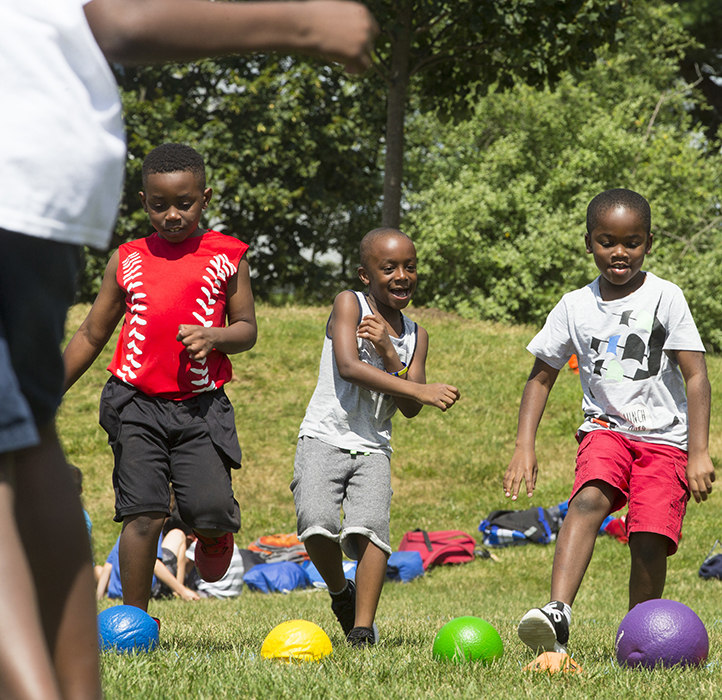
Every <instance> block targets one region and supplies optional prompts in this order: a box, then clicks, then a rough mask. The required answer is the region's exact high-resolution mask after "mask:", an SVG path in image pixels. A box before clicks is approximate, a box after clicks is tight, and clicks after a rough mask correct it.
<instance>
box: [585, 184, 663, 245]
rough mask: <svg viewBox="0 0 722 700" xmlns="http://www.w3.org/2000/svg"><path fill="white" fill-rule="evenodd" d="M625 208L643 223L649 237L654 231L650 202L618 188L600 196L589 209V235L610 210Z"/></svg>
mask: <svg viewBox="0 0 722 700" xmlns="http://www.w3.org/2000/svg"><path fill="white" fill-rule="evenodd" d="M620 207H622V208H624V209H629V210H630V211H633V212H634V213H635V214H636V215H637V216H638V217H639V220H640V221H641V222H642V225H643V226H644V229H645V231H646V232H647V235H649V233H650V231H651V230H652V210H651V209H650V207H649V202H648V201H647V200H646V199H645V198H644V197H642V195H641V194H638V193H637V192H633V191H632V190H625V189H623V188H621V187H620V188H617V189H613V190H606V191H605V192H602V193H601V194H598V195H597V196H596V197H595V198H594V199H593V200H592V201H591V202H589V206H588V207H587V235H589V236H591V235H592V231H593V230H594V229H595V228H596V227H597V226H598V225H599V220H600V219H601V217H602V215H604V214H606V213H607V212H608V211H609V210H610V209H617V208H620Z"/></svg>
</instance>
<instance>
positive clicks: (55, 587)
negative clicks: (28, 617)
mask: <svg viewBox="0 0 722 700" xmlns="http://www.w3.org/2000/svg"><path fill="white" fill-rule="evenodd" d="M39 433H40V444H39V445H38V446H36V447H32V448H29V449H25V450H20V451H18V452H17V453H16V459H15V463H16V471H15V479H16V495H15V509H16V517H17V522H18V529H19V532H20V536H21V538H22V543H23V548H24V550H25V552H26V553H27V560H28V563H29V565H30V572H31V575H32V578H33V580H34V590H35V592H36V595H37V601H38V603H37V604H38V608H39V612H40V619H41V622H42V626H43V630H44V633H45V639H46V640H47V648H48V649H49V653H50V656H51V658H52V661H53V663H54V665H55V677H56V679H57V684H58V686H59V688H60V694H61V696H62V697H63V698H64V699H65V700H98V699H99V698H102V690H101V685H100V668H99V660H98V631H97V621H96V620H97V610H96V604H95V582H94V578H93V567H92V559H91V553H90V542H89V540H88V531H87V529H86V526H85V519H84V517H83V511H82V507H81V504H80V498H79V496H78V491H77V487H76V485H75V483H74V482H73V480H72V477H71V475H70V470H69V469H68V466H67V463H66V461H65V457H64V455H63V452H62V448H61V447H60V443H59V441H58V438H57V435H56V433H55V425H54V424H53V423H50V424H47V425H45V426H43V427H42V428H41V429H40V430H39ZM0 578H2V577H0ZM25 590H28V589H25ZM30 590H33V588H32V586H31V588H30ZM4 619H5V618H4V617H3V629H5V622H4ZM30 624H32V622H30ZM45 697H55V694H54V693H53V694H49V695H46V696H45Z"/></svg>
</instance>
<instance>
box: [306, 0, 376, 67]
mask: <svg viewBox="0 0 722 700" xmlns="http://www.w3.org/2000/svg"><path fill="white" fill-rule="evenodd" d="M303 13H304V16H305V17H307V18H308V20H309V27H308V29H307V31H308V32H309V34H310V35H311V36H312V37H313V38H314V41H313V42H312V46H313V53H315V54H321V55H322V56H325V57H326V58H328V59H330V60H331V61H336V62H338V63H342V64H343V66H344V68H345V69H346V71H347V72H348V73H363V72H364V71H365V70H366V69H367V68H368V67H369V65H371V50H372V49H373V45H374V40H375V39H376V37H377V36H378V33H379V28H378V25H377V24H376V20H374V18H373V15H372V14H371V13H370V12H369V11H368V9H367V8H366V7H365V6H364V5H362V4H361V3H358V2H347V1H346V0H341V1H339V0H309V2H304V3H303Z"/></svg>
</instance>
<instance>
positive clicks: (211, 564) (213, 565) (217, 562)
mask: <svg viewBox="0 0 722 700" xmlns="http://www.w3.org/2000/svg"><path fill="white" fill-rule="evenodd" d="M193 532H194V534H195V535H196V537H197V538H198V544H197V545H196V557H195V558H196V569H198V574H199V575H200V577H201V578H202V579H203V580H204V581H208V583H213V582H214V581H218V580H219V579H221V578H223V575H224V574H225V573H226V571H228V567H229V566H230V565H231V559H232V558H233V535H232V534H231V533H230V532H226V533H224V534H223V536H221V537H204V536H203V535H199V534H198V533H197V532H196V531H195V530H194V531H193Z"/></svg>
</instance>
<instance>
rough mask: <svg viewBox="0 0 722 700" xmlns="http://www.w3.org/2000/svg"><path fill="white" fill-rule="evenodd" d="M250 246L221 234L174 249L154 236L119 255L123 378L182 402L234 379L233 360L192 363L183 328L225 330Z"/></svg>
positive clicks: (118, 371)
mask: <svg viewBox="0 0 722 700" xmlns="http://www.w3.org/2000/svg"><path fill="white" fill-rule="evenodd" d="M247 250H248V246H247V245H246V244H245V243H243V242H241V241H239V240H237V239H235V238H232V237H231V236H226V235H224V234H222V233H219V232H218V231H206V232H205V233H204V234H203V235H202V236H196V237H194V238H187V239H186V240H185V241H182V242H181V243H169V242H168V241H166V240H165V239H164V238H162V237H161V236H159V235H158V233H153V234H152V235H150V236H148V237H147V238H141V239H139V240H137V241H132V242H131V243H124V244H123V245H121V246H120V248H119V249H118V252H119V254H120V259H119V261H118V273H117V276H116V279H117V281H118V284H119V285H120V286H121V287H122V288H123V289H124V290H125V291H126V302H125V303H126V308H125V318H124V321H123V326H122V327H121V329H120V337H119V339H118V344H117V346H116V348H115V354H114V355H113V359H112V361H111V363H110V365H109V366H108V369H109V370H110V372H112V373H113V374H114V375H115V376H116V377H118V378H119V379H121V380H122V381H124V382H126V383H127V384H131V385H132V386H134V387H135V388H136V389H138V390H139V391H142V392H143V393H144V394H147V395H148V396H158V397H161V398H166V399H174V400H178V401H180V400H182V399H187V398H190V397H191V396H194V395H196V394H198V393H200V392H204V391H212V390H213V389H217V388H219V387H221V386H222V385H223V384H225V383H226V382H227V381H228V380H229V379H230V378H231V373H232V369H231V362H230V360H229V359H228V357H227V356H226V355H225V354H224V353H222V352H218V351H217V350H213V351H212V352H211V353H210V354H209V355H208V356H207V357H206V358H204V359H203V360H192V359H191V358H190V355H188V352H187V351H186V349H185V347H184V346H183V344H182V343H181V342H180V341H178V340H176V335H177V334H178V326H179V325H180V324H182V323H187V324H192V325H203V326H206V327H211V326H225V324H226V286H227V283H228V280H229V279H230V278H231V277H232V276H233V275H235V274H236V272H237V271H238V264H239V263H240V261H241V259H242V258H243V255H244V254H245V252H246V251H247Z"/></svg>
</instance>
